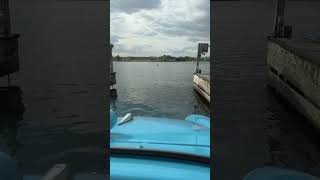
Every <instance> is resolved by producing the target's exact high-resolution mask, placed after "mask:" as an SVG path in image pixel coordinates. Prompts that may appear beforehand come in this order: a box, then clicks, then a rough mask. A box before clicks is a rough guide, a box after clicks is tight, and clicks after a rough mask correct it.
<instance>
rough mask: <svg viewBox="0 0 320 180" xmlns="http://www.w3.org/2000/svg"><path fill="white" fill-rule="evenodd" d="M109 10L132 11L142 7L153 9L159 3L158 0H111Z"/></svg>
mask: <svg viewBox="0 0 320 180" xmlns="http://www.w3.org/2000/svg"><path fill="white" fill-rule="evenodd" d="M110 5H111V11H118V12H125V13H129V14H130V13H134V12H138V11H140V10H142V9H154V8H158V7H159V6H160V5H161V1H160V0H112V1H111V4H110Z"/></svg>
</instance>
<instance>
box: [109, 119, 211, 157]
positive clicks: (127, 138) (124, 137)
mask: <svg viewBox="0 0 320 180" xmlns="http://www.w3.org/2000/svg"><path fill="white" fill-rule="evenodd" d="M111 116H112V117H111ZM111 118H113V119H112V120H111ZM115 118H116V115H115V114H114V113H112V114H110V121H113V122H112V123H111V122H110V127H112V128H111V130H110V148H111V149H112V148H113V149H115V148H118V149H131V150H137V151H138V150H151V151H158V152H173V153H181V154H186V155H194V156H198V157H204V158H209V157H210V120H209V118H208V117H205V116H201V115H189V116H188V117H186V118H185V119H184V120H181V119H169V118H154V117H141V116H135V117H132V119H131V120H130V121H128V122H126V123H123V124H121V125H119V121H120V120H121V118H116V119H117V120H115ZM117 123H118V124H117ZM111 125H112V126H111Z"/></svg>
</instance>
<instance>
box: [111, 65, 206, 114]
mask: <svg viewBox="0 0 320 180" xmlns="http://www.w3.org/2000/svg"><path fill="white" fill-rule="evenodd" d="M209 66H210V65H209V62H201V63H200V68H201V69H202V70H203V72H204V73H205V72H207V73H209ZM194 70H195V62H114V71H116V73H117V85H115V87H116V89H117V93H118V98H117V99H116V100H114V102H113V104H112V106H113V108H114V109H115V110H116V112H117V113H118V116H123V115H125V114H126V113H128V112H131V113H133V115H135V116H154V117H167V118H179V119H184V118H185V117H186V116H187V115H189V114H192V113H197V114H202V115H206V116H209V114H210V113H209V109H208V108H209V107H208V105H206V104H205V103H204V101H203V100H202V99H201V98H200V97H199V96H198V94H197V93H196V92H195V91H194V90H193V86H192V85H193V82H192V78H193V76H192V73H193V72H194Z"/></svg>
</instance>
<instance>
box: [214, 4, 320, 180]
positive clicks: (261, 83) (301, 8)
mask: <svg viewBox="0 0 320 180" xmlns="http://www.w3.org/2000/svg"><path fill="white" fill-rule="evenodd" d="M274 7H275V6H274V1H262V2H252V1H243V2H241V1H237V2H214V3H213V7H212V10H213V23H214V24H213V31H214V33H213V35H212V37H213V40H214V42H215V43H214V53H213V57H214V59H215V61H213V66H212V68H211V71H212V72H213V77H212V79H213V81H214V82H215V87H214V89H213V90H214V98H215V99H214V102H213V103H214V109H213V113H214V115H215V117H214V119H215V121H213V125H212V126H213V131H214V137H213V141H214V142H215V144H214V145H213V147H214V148H213V151H214V154H213V157H214V158H215V162H214V163H215V166H214V168H215V170H214V172H215V173H214V177H215V178H216V179H241V178H242V177H243V176H244V174H246V173H248V172H249V171H250V170H253V169H255V168H257V167H262V166H264V165H275V166H280V167H288V168H292V169H297V170H301V171H305V172H308V173H311V174H313V175H317V176H320V146H319V140H318V137H319V133H317V132H316V131H315V130H314V129H313V128H312V127H311V126H309V125H308V124H307V123H306V122H307V120H306V119H305V118H303V117H301V116H300V115H299V114H297V112H296V111H295V110H293V109H291V108H290V107H289V106H288V105H287V104H286V103H285V101H283V100H281V99H280V98H279V97H277V96H276V95H275V93H274V92H273V91H271V90H270V89H269V88H268V87H267V66H266V38H267V35H269V34H270V33H271V32H272V28H273V19H274ZM319 9H320V3H319V2H302V1H301V2H297V1H289V2H288V3H287V7H286V10H285V14H286V17H285V22H286V24H289V25H293V33H294V35H304V36H305V37H308V38H312V39H317V40H320V34H319V32H320V24H319V23H318V19H320V13H319Z"/></svg>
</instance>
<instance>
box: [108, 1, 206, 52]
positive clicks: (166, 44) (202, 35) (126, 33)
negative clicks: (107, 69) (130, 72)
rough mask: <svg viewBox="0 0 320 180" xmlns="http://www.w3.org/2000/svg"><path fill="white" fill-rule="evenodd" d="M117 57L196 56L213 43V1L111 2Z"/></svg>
mask: <svg viewBox="0 0 320 180" xmlns="http://www.w3.org/2000/svg"><path fill="white" fill-rule="evenodd" d="M110 5H111V6H110V12H111V14H110V25H111V31H110V33H111V34H110V35H111V43H113V44H114V48H113V51H112V53H113V55H114V56H115V55H120V56H162V55H172V56H192V57H195V56H196V55H197V47H198V43H199V42H205V43H209V42H210V1H209V0H111V4H110Z"/></svg>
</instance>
